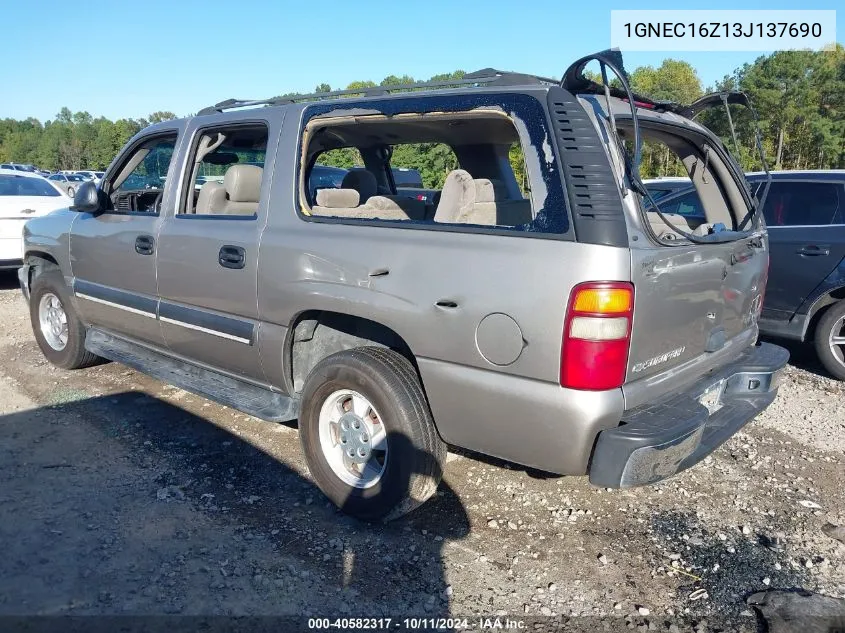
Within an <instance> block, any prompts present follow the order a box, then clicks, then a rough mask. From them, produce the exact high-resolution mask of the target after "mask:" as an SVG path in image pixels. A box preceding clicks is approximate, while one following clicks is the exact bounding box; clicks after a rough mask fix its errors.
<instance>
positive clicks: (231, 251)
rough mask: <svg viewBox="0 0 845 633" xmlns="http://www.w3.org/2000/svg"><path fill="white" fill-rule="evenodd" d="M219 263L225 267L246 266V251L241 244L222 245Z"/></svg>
mask: <svg viewBox="0 0 845 633" xmlns="http://www.w3.org/2000/svg"><path fill="white" fill-rule="evenodd" d="M217 263H218V264H220V265H221V266H223V268H243V267H244V266H246V251H245V250H244V249H242V248H241V247H240V246H229V245H228V244H227V245H226V246H221V247H220V252H219V253H218V254H217Z"/></svg>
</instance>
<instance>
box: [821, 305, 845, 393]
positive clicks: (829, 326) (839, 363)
mask: <svg viewBox="0 0 845 633" xmlns="http://www.w3.org/2000/svg"><path fill="white" fill-rule="evenodd" d="M843 318H845V301H840V302H839V303H834V304H833V305H832V306H830V307H829V308H828V309H827V310H825V313H824V315H822V318H821V319H820V320H819V322H818V324H817V325H816V335H815V346H816V354H817V355H818V357H819V360H820V361H821V362H822V365H824V368H825V369H826V370H827V371H828V372H830V374H831V375H832V376H833V377H834V378H836V379H837V380H845V345H842V346H839V349H840V350H841V352H840V353H841V354H843V356H842V358H839V357H837V355H836V354H835V353H834V352H833V350H831V349H830V336H831V333H832V330H833V329H834V328H837V329H838V330H839V331H838V332H836V333H835V334H836V335H838V336H845V328H844V327H842V325H843V324H842V319H843Z"/></svg>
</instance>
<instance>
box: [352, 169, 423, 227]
mask: <svg viewBox="0 0 845 633" xmlns="http://www.w3.org/2000/svg"><path fill="white" fill-rule="evenodd" d="M340 187H341V189H354V190H355V191H357V192H358V196H359V199H360V204H361V205H362V206H361V209H364V210H366V209H371V210H372V211H373V213H376V212H377V215H369V216H368V215H366V211H362V212H361V215H357V216H355V217H378V218H381V219H391V220H424V219H425V202H423V201H422V200H414V199H413V198H408V197H406V196H392V195H379V193H378V183H377V182H376V177H375V176H373V174H372V173H371V172H369V171H367V170H366V169H360V168H359V169H350V170H349V172H348V173H347V174H346V175H345V176H344V177H343V181H342V182H341V183H340Z"/></svg>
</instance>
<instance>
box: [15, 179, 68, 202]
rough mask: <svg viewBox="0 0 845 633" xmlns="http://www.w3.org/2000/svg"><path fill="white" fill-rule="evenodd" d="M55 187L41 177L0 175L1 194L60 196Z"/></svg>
mask: <svg viewBox="0 0 845 633" xmlns="http://www.w3.org/2000/svg"><path fill="white" fill-rule="evenodd" d="M60 195H62V194H60V193H59V192H58V191H56V189H55V187H53V186H52V185H50V184H49V183H48V182H47V181H46V180H41V179H40V178H28V177H26V176H6V175H2V176H0V196H47V197H51V198H54V197H58V196H60Z"/></svg>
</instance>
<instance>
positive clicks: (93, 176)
mask: <svg viewBox="0 0 845 633" xmlns="http://www.w3.org/2000/svg"><path fill="white" fill-rule="evenodd" d="M76 174H77V175H79V176H82V177H83V178H85V179H86V180H93V181H94V182H95V183H96V184H98V185H99V184H100V179H101V178H102V177H103V172H101V171H89V170H82V171H77V172H76Z"/></svg>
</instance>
